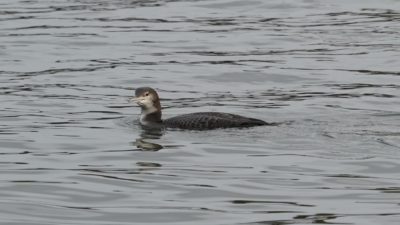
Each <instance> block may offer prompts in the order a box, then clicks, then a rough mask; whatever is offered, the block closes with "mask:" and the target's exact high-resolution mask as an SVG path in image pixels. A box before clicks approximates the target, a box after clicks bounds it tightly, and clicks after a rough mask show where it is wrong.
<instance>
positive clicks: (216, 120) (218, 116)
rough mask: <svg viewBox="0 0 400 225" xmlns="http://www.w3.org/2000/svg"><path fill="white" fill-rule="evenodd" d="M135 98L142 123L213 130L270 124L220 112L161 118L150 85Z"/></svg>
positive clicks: (138, 92) (139, 91) (154, 92)
mask: <svg viewBox="0 0 400 225" xmlns="http://www.w3.org/2000/svg"><path fill="white" fill-rule="evenodd" d="M133 100H134V101H135V102H136V103H137V104H138V105H139V106H140V107H141V109H142V112H141V115H140V124H142V125H144V126H163V127H167V128H179V129H189V130H211V129H217V128H230V127H253V126H262V125H268V123H266V122H265V121H262V120H259V119H254V118H248V117H244V116H239V115H235V114H230V113H220V112H197V113H189V114H183V115H180V116H175V117H172V118H169V119H165V120H162V119H161V104H160V98H159V97H158V94H157V92H156V91H155V90H154V89H153V88H150V87H140V88H137V89H136V91H135V97H134V98H133Z"/></svg>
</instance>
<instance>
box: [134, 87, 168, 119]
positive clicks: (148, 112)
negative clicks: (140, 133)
mask: <svg viewBox="0 0 400 225" xmlns="http://www.w3.org/2000/svg"><path fill="white" fill-rule="evenodd" d="M133 99H134V101H135V102H136V103H137V104H138V105H139V106H140V108H141V109H142V113H141V115H140V123H142V124H148V123H160V122H161V104H160V98H159V97H158V94H157V92H156V91H155V90H154V89H153V88H150V87H140V88H137V89H136V91H135V98H133Z"/></svg>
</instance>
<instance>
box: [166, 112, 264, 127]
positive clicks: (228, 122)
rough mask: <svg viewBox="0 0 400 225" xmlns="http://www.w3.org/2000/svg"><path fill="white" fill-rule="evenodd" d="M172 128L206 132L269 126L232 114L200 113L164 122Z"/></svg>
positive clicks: (257, 120)
mask: <svg viewBox="0 0 400 225" xmlns="http://www.w3.org/2000/svg"><path fill="white" fill-rule="evenodd" d="M164 125H165V126H166V127H170V128H180V129H192V130H204V129H216V128H229V127H252V126H261V125H267V123H266V122H265V121H262V120H259V119H254V118H248V117H244V116H239V115H235V114H230V113H219V112H198V113H189V114H184V115H180V116H176V117H172V118H169V119H166V120H164Z"/></svg>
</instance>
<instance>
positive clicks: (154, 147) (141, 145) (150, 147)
mask: <svg viewBox="0 0 400 225" xmlns="http://www.w3.org/2000/svg"><path fill="white" fill-rule="evenodd" d="M164 133H165V129H164V128H162V127H145V126H142V129H141V134H140V138H137V139H136V141H134V142H133V143H132V144H134V145H136V147H137V148H138V149H140V150H142V151H154V152H155V151H159V150H161V149H163V148H164V146H162V145H160V144H157V143H153V142H151V141H149V140H156V139H160V138H161V137H162V136H163V135H164Z"/></svg>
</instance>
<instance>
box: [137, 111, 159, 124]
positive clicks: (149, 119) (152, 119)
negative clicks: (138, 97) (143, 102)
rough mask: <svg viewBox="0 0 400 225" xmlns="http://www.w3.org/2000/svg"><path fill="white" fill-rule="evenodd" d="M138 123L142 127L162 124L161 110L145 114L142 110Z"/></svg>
mask: <svg viewBox="0 0 400 225" xmlns="http://www.w3.org/2000/svg"><path fill="white" fill-rule="evenodd" d="M140 123H141V124H143V125H146V124H152V123H162V120H161V110H157V111H154V112H146V111H145V110H142V114H141V115H140Z"/></svg>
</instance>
